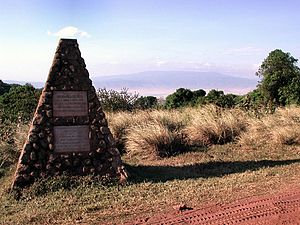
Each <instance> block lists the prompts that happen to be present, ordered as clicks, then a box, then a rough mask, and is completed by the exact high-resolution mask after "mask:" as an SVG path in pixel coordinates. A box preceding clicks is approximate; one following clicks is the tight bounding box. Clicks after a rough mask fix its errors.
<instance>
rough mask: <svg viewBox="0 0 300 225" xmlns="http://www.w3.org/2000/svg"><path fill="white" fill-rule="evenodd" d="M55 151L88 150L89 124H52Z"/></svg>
mask: <svg viewBox="0 0 300 225" xmlns="http://www.w3.org/2000/svg"><path fill="white" fill-rule="evenodd" d="M53 128H54V149H55V152H59V153H64V152H88V151H90V141H89V126H88V125H82V126H54V127H53Z"/></svg>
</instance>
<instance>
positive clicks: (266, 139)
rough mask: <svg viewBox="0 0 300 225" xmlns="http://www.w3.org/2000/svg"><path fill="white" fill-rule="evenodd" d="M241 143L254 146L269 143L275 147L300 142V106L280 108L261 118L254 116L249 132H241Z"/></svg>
mask: <svg viewBox="0 0 300 225" xmlns="http://www.w3.org/2000/svg"><path fill="white" fill-rule="evenodd" d="M239 144H241V145H242V146H254V147H259V146H262V145H268V146H271V147H275V148H276V147H281V146H282V145H292V144H300V108H299V107H296V106H291V107H288V108H280V109H278V110H277V111H276V112H275V113H274V114H272V115H267V116H265V117H263V118H261V119H256V118H255V119H254V118H252V119H251V121H250V122H249V126H248V128H247V132H245V133H243V134H241V136H240V138H239Z"/></svg>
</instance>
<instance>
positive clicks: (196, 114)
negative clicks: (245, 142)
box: [184, 105, 248, 146]
mask: <svg viewBox="0 0 300 225" xmlns="http://www.w3.org/2000/svg"><path fill="white" fill-rule="evenodd" d="M190 115H191V121H190V122H189V124H188V125H187V127H186V128H185V130H184V132H185V134H186V135H187V138H188V141H189V143H190V144H191V145H193V146H203V145H204V146H208V145H212V144H224V143H228V142H231V141H233V140H235V139H236V138H237V137H238V136H239V135H240V134H241V133H242V132H243V131H244V130H245V129H246V127H247V124H248V117H247V116H246V114H245V113H244V112H243V111H241V110H238V109H232V110H224V109H220V108H218V107H216V106H213V105H209V106H206V107H203V108H199V109H194V110H192V109H190Z"/></svg>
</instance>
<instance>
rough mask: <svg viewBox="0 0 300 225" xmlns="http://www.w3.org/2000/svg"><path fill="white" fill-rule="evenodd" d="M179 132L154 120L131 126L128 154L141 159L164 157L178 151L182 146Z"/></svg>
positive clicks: (127, 142)
mask: <svg viewBox="0 0 300 225" xmlns="http://www.w3.org/2000/svg"><path fill="white" fill-rule="evenodd" d="M182 141H183V138H182V136H181V133H180V132H178V131H176V130H173V131H171V130H170V129H169V128H168V127H167V126H165V125H163V124H162V123H160V122H158V121H156V122H154V121H152V122H150V123H147V124H142V125H136V126H133V127H131V129H130V130H129V132H128V136H127V141H126V149H128V154H130V155H135V156H136V155H139V156H140V158H141V159H144V158H155V157H156V156H159V157H166V156H170V155H174V154H175V153H177V152H180V150H182V149H181V148H183V143H182Z"/></svg>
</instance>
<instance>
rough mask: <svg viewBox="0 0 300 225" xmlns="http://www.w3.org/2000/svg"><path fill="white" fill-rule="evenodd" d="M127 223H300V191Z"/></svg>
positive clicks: (247, 224)
mask: <svg viewBox="0 0 300 225" xmlns="http://www.w3.org/2000/svg"><path fill="white" fill-rule="evenodd" d="M174 211H175V210H174ZM127 224H128V225H129V224H130V225H133V224H136V225H138V224H151V225H155V224H160V225H165V224H199V225H202V224H203V225H204V224H205V225H208V224H211V225H218V224H222V225H225V224H241V225H250V224H251V225H254V224H255V225H259V224H264V225H265V224H266V225H279V224H282V225H297V224H298V225H300V190H292V191H285V192H283V193H281V194H279V195H270V196H257V197H251V198H246V199H241V200H238V201H235V202H233V203H229V204H219V205H214V206H211V207H205V208H201V209H195V210H187V211H177V212H170V213H168V214H163V215H155V216H153V217H150V218H143V219H140V220H137V221H132V222H130V223H127Z"/></svg>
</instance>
